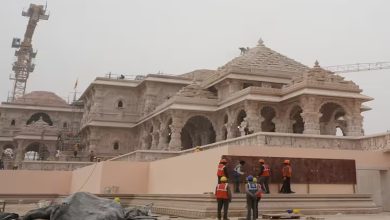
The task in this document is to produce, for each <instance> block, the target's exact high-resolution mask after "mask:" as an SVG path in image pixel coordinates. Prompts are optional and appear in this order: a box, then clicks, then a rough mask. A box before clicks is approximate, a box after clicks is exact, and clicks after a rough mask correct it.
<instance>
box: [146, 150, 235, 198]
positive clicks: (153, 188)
mask: <svg viewBox="0 0 390 220" xmlns="http://www.w3.org/2000/svg"><path fill="white" fill-rule="evenodd" d="M227 153H228V148H227V147H223V148H214V149H210V150H207V151H201V152H194V153H189V154H185V155H182V156H178V157H172V158H168V159H163V160H158V161H153V162H151V163H150V170H149V187H148V189H149V190H148V192H149V193H168V194H169V193H174V194H188V193H191V194H199V193H200V194H202V193H204V192H213V191H214V190H215V189H214V187H215V184H216V182H217V166H218V162H219V160H220V159H221V155H224V154H227Z"/></svg>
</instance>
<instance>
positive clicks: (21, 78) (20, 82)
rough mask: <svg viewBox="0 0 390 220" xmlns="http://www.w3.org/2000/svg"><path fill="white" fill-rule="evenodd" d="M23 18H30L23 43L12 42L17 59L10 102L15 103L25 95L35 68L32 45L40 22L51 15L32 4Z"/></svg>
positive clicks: (15, 39)
mask: <svg viewBox="0 0 390 220" xmlns="http://www.w3.org/2000/svg"><path fill="white" fill-rule="evenodd" d="M22 16H25V17H29V21H28V24H27V29H26V32H25V34H24V39H23V41H22V42H20V39H19V38H14V39H13V40H12V48H17V50H16V51H15V56H16V57H17V59H16V61H15V62H14V63H13V65H12V70H13V72H14V73H13V74H12V75H11V76H10V79H11V80H13V81H14V85H13V89H12V93H11V96H10V97H9V99H10V101H15V100H16V99H17V98H19V97H21V96H23V95H24V94H25V91H26V84H27V79H28V77H29V75H30V73H31V72H33V71H34V68H35V64H34V63H33V59H34V58H35V57H36V55H37V52H34V50H33V47H32V44H31V42H32V37H33V35H34V31H35V28H36V26H37V23H38V21H39V20H48V19H49V15H46V6H45V7H44V6H43V5H35V4H30V7H29V8H28V10H27V11H23V12H22Z"/></svg>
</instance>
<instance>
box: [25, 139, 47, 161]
mask: <svg viewBox="0 0 390 220" xmlns="http://www.w3.org/2000/svg"><path fill="white" fill-rule="evenodd" d="M49 156H50V153H49V150H48V149H47V147H46V145H44V144H42V143H39V142H34V143H31V144H29V145H28V146H27V147H26V149H25V150H24V160H47V159H48V158H49Z"/></svg>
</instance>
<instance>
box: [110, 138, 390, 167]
mask: <svg viewBox="0 0 390 220" xmlns="http://www.w3.org/2000/svg"><path fill="white" fill-rule="evenodd" d="M242 145H248V146H259V145H261V146H268V147H291V148H316V149H336V150H337V149H338V150H362V151H369V150H370V151H371V150H375V151H382V152H390V132H387V133H383V134H378V135H371V136H359V137H353V136H348V137H345V136H342V137H341V136H333V135H306V134H291V133H273V132H258V133H255V134H250V135H246V136H243V137H237V138H232V139H229V140H225V141H219V142H216V143H212V144H208V145H204V146H202V147H199V148H191V149H188V150H183V151H159V150H137V151H134V152H131V153H128V154H124V155H121V156H119V157H115V158H112V159H111V161H153V160H158V159H164V158H168V157H173V156H179V155H183V154H188V153H193V152H196V151H198V150H201V151H202V150H207V149H213V148H217V147H225V146H242Z"/></svg>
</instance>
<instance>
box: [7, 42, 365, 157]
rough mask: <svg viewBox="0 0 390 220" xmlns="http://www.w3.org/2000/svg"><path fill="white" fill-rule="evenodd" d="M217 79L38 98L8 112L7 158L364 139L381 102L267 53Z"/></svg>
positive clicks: (155, 81) (241, 61) (160, 80)
mask: <svg viewBox="0 0 390 220" xmlns="http://www.w3.org/2000/svg"><path fill="white" fill-rule="evenodd" d="M244 49H245V50H244V52H242V53H241V55H240V56H238V57H236V58H234V59H232V60H231V61H229V62H228V63H226V64H224V65H223V66H222V67H220V68H218V69H217V70H206V69H203V70H195V71H193V72H189V73H185V74H182V75H175V76H172V75H166V74H149V75H147V76H145V77H138V78H136V79H135V80H128V79H125V78H123V77H119V78H112V77H98V78H96V79H95V80H94V81H93V82H92V83H91V84H90V85H89V87H88V88H87V89H86V90H85V91H84V92H83V94H82V95H81V97H80V99H79V100H78V101H76V102H74V103H73V104H67V103H66V102H65V101H64V100H62V99H61V98H60V97H58V96H57V95H55V94H54V93H51V92H43V91H36V92H31V93H29V94H26V95H25V96H24V97H21V98H19V99H18V100H16V101H15V102H3V103H2V104H1V106H0V149H3V150H5V149H8V151H9V152H11V151H12V154H13V155H11V156H12V157H11V160H18V162H20V161H22V160H24V159H27V158H30V157H28V156H26V153H27V152H36V153H37V154H39V158H40V159H41V160H54V159H55V158H54V157H55V153H56V150H57V149H60V150H61V151H62V152H63V157H64V159H67V158H68V159H69V158H71V157H72V152H73V151H74V147H75V145H77V146H78V149H77V150H78V151H79V152H78V154H79V156H84V159H85V160H88V159H87V154H88V153H89V152H90V151H91V150H93V151H94V152H95V154H96V155H98V156H100V157H102V158H104V157H108V158H109V157H114V156H117V155H120V154H125V153H128V152H132V151H135V150H140V149H142V150H164V151H180V150H185V149H189V148H193V147H196V146H202V145H207V144H211V143H214V142H218V141H223V140H227V139H231V138H236V137H241V136H245V135H249V134H252V133H256V132H275V133H295V134H312V135H336V132H338V133H340V134H341V133H342V135H344V136H362V135H363V134H364V131H363V126H362V122H363V117H362V115H361V113H362V112H363V111H366V110H369V108H368V107H366V106H364V105H363V103H364V102H367V101H369V100H372V98H370V97H368V96H365V95H363V94H361V92H362V90H361V89H360V88H359V86H358V85H356V84H355V83H354V82H352V81H348V80H345V79H344V78H343V77H341V76H339V75H336V74H334V73H332V72H329V71H327V70H325V69H323V68H321V66H320V65H319V63H318V62H317V61H316V62H315V63H314V65H313V66H312V67H308V66H305V65H303V64H301V63H299V62H297V61H295V60H293V59H290V58H288V57H286V56H284V55H282V54H280V53H278V52H276V51H274V50H272V49H270V48H268V47H267V46H265V45H264V43H263V42H262V41H261V40H260V41H259V42H258V45H257V46H255V47H253V48H244ZM37 158H38V157H37Z"/></svg>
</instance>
